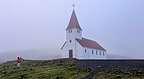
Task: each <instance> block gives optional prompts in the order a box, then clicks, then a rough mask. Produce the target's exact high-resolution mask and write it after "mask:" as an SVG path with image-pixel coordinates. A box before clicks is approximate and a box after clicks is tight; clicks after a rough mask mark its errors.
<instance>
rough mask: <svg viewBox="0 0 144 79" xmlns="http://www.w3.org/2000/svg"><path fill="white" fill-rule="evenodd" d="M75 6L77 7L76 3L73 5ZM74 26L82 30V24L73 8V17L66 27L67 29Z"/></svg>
mask: <svg viewBox="0 0 144 79" xmlns="http://www.w3.org/2000/svg"><path fill="white" fill-rule="evenodd" d="M73 7H75V5H73ZM73 28H76V29H80V30H82V29H81V27H80V25H79V22H78V20H77V17H76V13H75V10H74V9H73V12H72V15H71V18H70V22H69V25H68V27H67V28H66V30H69V29H73Z"/></svg>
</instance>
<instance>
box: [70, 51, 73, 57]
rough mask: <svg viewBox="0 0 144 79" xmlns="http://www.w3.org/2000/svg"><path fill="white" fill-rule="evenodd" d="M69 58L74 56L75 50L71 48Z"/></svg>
mask: <svg viewBox="0 0 144 79" xmlns="http://www.w3.org/2000/svg"><path fill="white" fill-rule="evenodd" d="M69 58H73V50H69Z"/></svg>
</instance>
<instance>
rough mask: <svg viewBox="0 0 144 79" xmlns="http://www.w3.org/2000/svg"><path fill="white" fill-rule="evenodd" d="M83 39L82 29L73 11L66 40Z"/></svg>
mask: <svg viewBox="0 0 144 79" xmlns="http://www.w3.org/2000/svg"><path fill="white" fill-rule="evenodd" d="M81 38H82V29H81V27H80V25H79V22H78V20H77V17H76V14H75V10H73V12H72V15H71V18H70V22H69V25H68V27H67V28H66V39H67V41H69V40H75V39H81Z"/></svg>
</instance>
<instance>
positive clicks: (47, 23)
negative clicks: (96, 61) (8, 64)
mask: <svg viewBox="0 0 144 79" xmlns="http://www.w3.org/2000/svg"><path fill="white" fill-rule="evenodd" d="M75 3H76V7H75V10H76V14H77V18H78V20H79V23H80V25H81V27H82V29H83V36H84V37H86V38H89V39H92V40H96V41H97V42H98V43H100V44H101V45H102V46H103V47H104V48H106V49H107V53H108V54H115V55H120V56H126V57H132V58H144V0H77V1H75ZM72 4H73V0H0V53H3V52H11V51H24V50H35V49H47V50H48V51H49V52H48V53H53V54H59V53H60V47H61V46H62V45H63V43H64V41H65V28H66V27H67V25H68V22H69V19H70V16H71V13H72V10H73V8H72Z"/></svg>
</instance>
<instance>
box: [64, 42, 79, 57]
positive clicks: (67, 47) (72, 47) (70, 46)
mask: <svg viewBox="0 0 144 79" xmlns="http://www.w3.org/2000/svg"><path fill="white" fill-rule="evenodd" d="M75 42H76V41H75V40H71V43H70V41H67V43H66V44H65V46H64V47H63V48H62V51H63V55H62V56H63V58H69V50H73V58H76V50H75V48H76V47H75Z"/></svg>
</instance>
